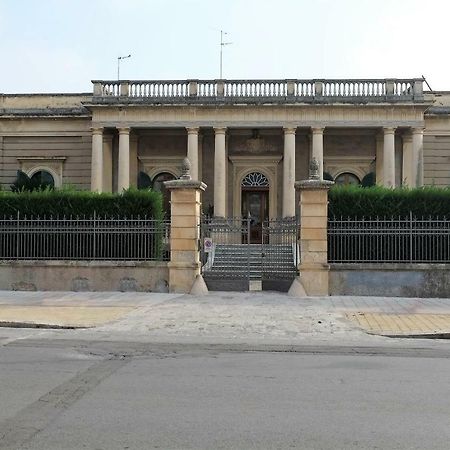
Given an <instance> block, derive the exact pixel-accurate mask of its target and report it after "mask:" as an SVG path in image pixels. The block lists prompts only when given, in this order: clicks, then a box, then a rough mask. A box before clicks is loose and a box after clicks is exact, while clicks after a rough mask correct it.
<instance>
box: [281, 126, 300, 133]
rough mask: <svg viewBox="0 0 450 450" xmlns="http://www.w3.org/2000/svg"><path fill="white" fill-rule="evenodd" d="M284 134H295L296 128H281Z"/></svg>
mask: <svg viewBox="0 0 450 450" xmlns="http://www.w3.org/2000/svg"><path fill="white" fill-rule="evenodd" d="M283 131H284V134H295V133H296V131H297V127H283Z"/></svg>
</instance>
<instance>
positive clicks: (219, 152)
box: [214, 128, 227, 217]
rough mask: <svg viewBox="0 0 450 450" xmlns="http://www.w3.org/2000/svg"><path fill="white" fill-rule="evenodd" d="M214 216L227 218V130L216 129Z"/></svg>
mask: <svg viewBox="0 0 450 450" xmlns="http://www.w3.org/2000/svg"><path fill="white" fill-rule="evenodd" d="M214 133H215V150H214V216H216V217H226V190H227V185H226V168H227V160H226V151H225V133H226V128H214Z"/></svg>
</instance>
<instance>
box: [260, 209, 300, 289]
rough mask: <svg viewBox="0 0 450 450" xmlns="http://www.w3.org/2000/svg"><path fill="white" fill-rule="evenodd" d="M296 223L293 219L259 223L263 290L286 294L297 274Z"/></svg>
mask: <svg viewBox="0 0 450 450" xmlns="http://www.w3.org/2000/svg"><path fill="white" fill-rule="evenodd" d="M299 232H300V228H299V221H298V219H297V218H296V217H292V218H291V217H289V218H283V219H273V220H267V221H265V222H263V224H262V240H261V247H262V248H261V263H262V264H261V265H262V271H261V280H262V289H264V290H277V291H287V290H288V289H289V287H290V285H291V283H292V281H293V279H294V278H295V277H296V276H297V275H298V269H297V268H298V265H299V263H300V248H299V245H298V242H299Z"/></svg>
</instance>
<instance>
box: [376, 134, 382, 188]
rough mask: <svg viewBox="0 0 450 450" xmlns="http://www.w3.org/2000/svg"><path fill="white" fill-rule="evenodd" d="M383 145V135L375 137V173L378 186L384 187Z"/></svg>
mask: <svg viewBox="0 0 450 450" xmlns="http://www.w3.org/2000/svg"><path fill="white" fill-rule="evenodd" d="M383 145H384V144H383V135H382V134H381V133H377V134H376V135H375V161H376V167H375V173H376V183H377V185H378V186H383Z"/></svg>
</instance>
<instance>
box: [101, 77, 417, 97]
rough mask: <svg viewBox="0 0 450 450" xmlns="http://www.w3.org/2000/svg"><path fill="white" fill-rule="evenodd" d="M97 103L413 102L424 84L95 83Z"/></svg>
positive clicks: (402, 81)
mask: <svg viewBox="0 0 450 450" xmlns="http://www.w3.org/2000/svg"><path fill="white" fill-rule="evenodd" d="M93 83H94V99H96V100H97V99H100V98H102V99H108V98H110V99H111V98H119V99H121V100H126V101H133V100H137V99H147V100H148V101H151V100H152V99H153V100H154V101H161V102H164V101H167V102H170V101H174V100H177V99H178V100H183V101H196V100H197V101H202V102H214V101H231V102H233V101H251V100H254V101H288V102H289V101H290V102H304V101H315V100H320V101H328V102H333V101H352V99H354V100H355V101H359V100H361V99H364V98H367V99H368V100H371V101H396V100H397V101H398V100H401V101H413V100H422V99H423V80H422V79H420V78H413V79H360V80H167V81H162V80H153V81H149V80H136V81H93Z"/></svg>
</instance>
